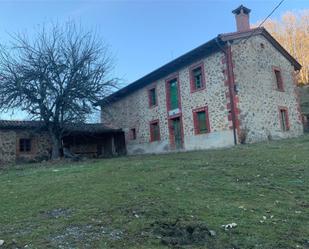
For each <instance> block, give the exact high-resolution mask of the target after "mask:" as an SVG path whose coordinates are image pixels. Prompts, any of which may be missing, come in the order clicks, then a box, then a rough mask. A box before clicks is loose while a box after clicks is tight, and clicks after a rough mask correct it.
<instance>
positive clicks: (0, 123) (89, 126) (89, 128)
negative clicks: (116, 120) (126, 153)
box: [0, 120, 122, 133]
mask: <svg viewBox="0 0 309 249" xmlns="http://www.w3.org/2000/svg"><path fill="white" fill-rule="evenodd" d="M0 129H5V130H9V129H11V130H27V129H35V130H46V129H45V125H44V122H42V121H25V120H23V121H19V120H0ZM65 131H66V132H74V133H110V132H121V131H122V130H121V129H113V128H110V127H107V126H105V125H103V124H101V123H77V124H73V123H72V124H68V125H66V127H65Z"/></svg>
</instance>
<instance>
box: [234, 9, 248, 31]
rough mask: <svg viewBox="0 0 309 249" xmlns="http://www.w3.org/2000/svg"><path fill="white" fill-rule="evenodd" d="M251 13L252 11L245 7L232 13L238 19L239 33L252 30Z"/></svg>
mask: <svg viewBox="0 0 309 249" xmlns="http://www.w3.org/2000/svg"><path fill="white" fill-rule="evenodd" d="M250 11H251V10H250V9H248V8H246V7H245V6H243V5H240V6H239V7H238V8H237V9H234V10H233V11H232V13H233V14H235V18H236V25H237V32H242V31H247V30H249V29H250V22H249V13H250Z"/></svg>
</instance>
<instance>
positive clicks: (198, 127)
mask: <svg viewBox="0 0 309 249" xmlns="http://www.w3.org/2000/svg"><path fill="white" fill-rule="evenodd" d="M193 122H194V132H195V134H205V133H209V132H210V126H209V118H208V108H207V106H206V107H202V108H198V109H195V110H193Z"/></svg>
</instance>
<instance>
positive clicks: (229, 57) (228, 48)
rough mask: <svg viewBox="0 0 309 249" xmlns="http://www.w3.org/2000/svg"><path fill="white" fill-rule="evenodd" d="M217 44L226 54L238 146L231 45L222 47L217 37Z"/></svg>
mask: <svg viewBox="0 0 309 249" xmlns="http://www.w3.org/2000/svg"><path fill="white" fill-rule="evenodd" d="M216 43H217V45H218V47H219V48H220V49H221V51H222V52H223V53H224V55H225V59H226V69H227V80H228V87H229V95H230V103H231V116H232V126H233V136H234V144H235V145H236V144H237V125H236V106H235V102H234V96H235V78H234V72H233V62H232V50H231V43H230V42H229V41H228V42H227V44H226V46H224V47H222V46H221V45H220V43H219V41H218V37H216Z"/></svg>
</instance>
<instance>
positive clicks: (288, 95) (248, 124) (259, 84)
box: [232, 36, 303, 142]
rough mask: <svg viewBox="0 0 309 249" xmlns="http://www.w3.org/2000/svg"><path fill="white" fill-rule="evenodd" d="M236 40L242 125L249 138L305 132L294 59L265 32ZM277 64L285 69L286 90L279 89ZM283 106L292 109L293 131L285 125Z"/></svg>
mask: <svg viewBox="0 0 309 249" xmlns="http://www.w3.org/2000/svg"><path fill="white" fill-rule="evenodd" d="M234 43H235V45H232V57H233V64H234V69H233V70H234V74H235V82H236V84H237V86H238V91H239V92H238V99H239V103H238V108H239V109H240V114H239V119H240V129H241V131H245V130H246V131H247V142H257V141H262V140H266V139H277V138H288V137H295V136H299V135H301V134H302V133H303V126H302V120H301V116H300V109H299V103H298V96H297V93H296V84H295V83H294V79H293V75H294V68H293V66H292V65H291V63H290V62H289V61H288V60H287V59H286V58H285V57H284V56H283V55H282V54H281V53H279V52H278V50H277V49H275V47H274V46H273V45H272V44H271V43H269V42H268V41H267V40H266V39H265V38H264V37H263V36H253V37H251V38H250V39H249V40H248V41H247V42H246V43H244V42H239V41H235V42H234ZM273 66H275V67H278V68H280V70H281V74H282V78H283V86H284V91H279V90H277V87H276V78H275V74H274V72H273ZM279 106H280V107H286V108H287V109H288V116H289V123H290V130H289V131H286V132H283V131H282V129H281V123H280V120H279V109H278V108H279ZM241 131H240V132H241Z"/></svg>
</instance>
